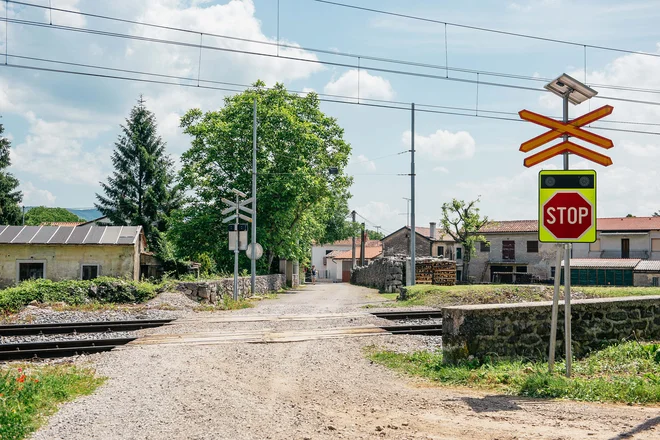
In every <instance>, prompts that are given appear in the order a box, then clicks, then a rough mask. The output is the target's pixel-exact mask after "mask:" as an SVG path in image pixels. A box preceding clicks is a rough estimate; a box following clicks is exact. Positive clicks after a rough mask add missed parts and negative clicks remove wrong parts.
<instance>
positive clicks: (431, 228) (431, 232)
mask: <svg viewBox="0 0 660 440" xmlns="http://www.w3.org/2000/svg"><path fill="white" fill-rule="evenodd" d="M429 238H430V239H431V240H435V222H431V223H429Z"/></svg>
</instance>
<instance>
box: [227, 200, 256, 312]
mask: <svg viewBox="0 0 660 440" xmlns="http://www.w3.org/2000/svg"><path fill="white" fill-rule="evenodd" d="M231 191H232V192H233V193H234V194H235V195H236V201H235V202H232V201H231V200H228V199H225V198H222V199H221V200H222V202H223V203H225V204H226V205H227V208H225V209H224V210H223V211H222V214H223V215H225V214H229V213H230V212H234V214H232V215H230V216H229V217H226V218H225V219H223V220H222V222H223V223H228V222H230V221H232V220H234V224H233V225H229V250H233V251H234V301H237V300H238V253H239V252H240V251H242V250H245V249H247V244H248V243H247V225H246V224H239V223H238V220H239V219H243V220H245V221H246V222H249V223H252V218H250V217H248V216H246V215H243V214H241V212H240V211H241V210H242V211H245V212H247V213H248V214H253V212H254V211H253V210H252V209H250V208H248V207H247V206H246V205H249V204H250V203H252V202H253V200H254V199H253V198H252V197H250V198H249V199H245V200H240V198H241V197H247V194H245V193H243V192H241V191H239V190H237V189H232V190H231ZM232 233H234V234H235V236H234V237H232Z"/></svg>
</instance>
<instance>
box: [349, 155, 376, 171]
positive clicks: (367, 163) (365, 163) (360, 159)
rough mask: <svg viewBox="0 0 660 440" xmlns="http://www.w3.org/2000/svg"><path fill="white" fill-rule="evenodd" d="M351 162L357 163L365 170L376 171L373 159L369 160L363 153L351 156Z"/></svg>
mask: <svg viewBox="0 0 660 440" xmlns="http://www.w3.org/2000/svg"><path fill="white" fill-rule="evenodd" d="M351 163H352V164H355V165H358V166H360V167H362V168H364V169H365V170H366V171H369V172H371V171H376V164H375V163H374V161H373V160H369V158H368V157H367V156H365V155H364V154H360V155H359V156H357V157H355V158H351Z"/></svg>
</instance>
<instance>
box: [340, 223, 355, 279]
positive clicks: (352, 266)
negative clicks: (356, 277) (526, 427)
mask: <svg viewBox="0 0 660 440" xmlns="http://www.w3.org/2000/svg"><path fill="white" fill-rule="evenodd" d="M355 214H356V212H355V211H353V212H351V216H352V217H353V241H352V245H351V270H353V269H355ZM342 264H343V263H342Z"/></svg>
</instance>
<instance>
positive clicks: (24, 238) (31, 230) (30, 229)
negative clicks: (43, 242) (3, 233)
mask: <svg viewBox="0 0 660 440" xmlns="http://www.w3.org/2000/svg"><path fill="white" fill-rule="evenodd" d="M40 228H41V226H26V227H24V228H23V230H22V231H21V232H20V233H19V234H18V235H17V236H16V238H14V241H12V243H29V242H30V240H32V237H34V235H35V234H36V233H37V232H38V231H39V229H40Z"/></svg>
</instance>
